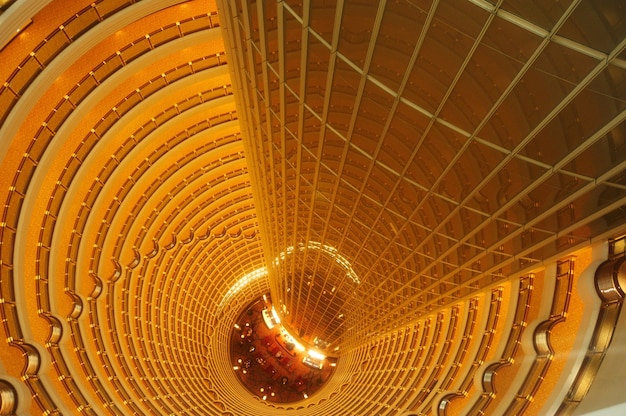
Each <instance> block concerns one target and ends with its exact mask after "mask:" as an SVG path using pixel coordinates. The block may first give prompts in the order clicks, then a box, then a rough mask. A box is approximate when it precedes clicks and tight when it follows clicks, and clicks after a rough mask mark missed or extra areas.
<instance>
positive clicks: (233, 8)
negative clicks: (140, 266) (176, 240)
mask: <svg viewBox="0 0 626 416" xmlns="http://www.w3.org/2000/svg"><path fill="white" fill-rule="evenodd" d="M224 9H225V10H226V11H227V12H228V14H229V15H230V17H229V18H228V21H227V22H225V25H226V26H228V28H229V34H230V36H231V37H230V43H231V48H232V52H233V54H234V55H235V56H233V59H236V62H237V64H236V67H237V68H239V67H241V69H240V70H238V71H237V75H238V79H237V81H238V83H239V85H240V88H241V97H239V100H240V106H241V107H242V108H246V109H247V111H248V112H249V113H248V114H247V129H248V134H247V135H246V137H245V140H246V141H247V149H248V155H247V156H248V157H249V158H250V166H251V167H252V169H253V172H252V173H253V178H255V184H254V185H255V187H256V188H258V195H259V197H258V198H257V201H256V202H257V204H258V209H260V210H261V211H262V215H260V216H259V218H261V220H262V221H261V228H262V230H263V232H264V233H265V234H267V235H266V237H265V240H264V242H265V250H266V253H269V254H270V255H271V257H270V258H275V259H277V260H276V261H275V262H274V263H272V265H273V266H274V267H272V268H271V270H270V276H271V279H272V288H273V290H274V293H273V295H274V298H276V299H277V300H279V301H280V302H282V303H283V305H284V308H283V310H282V313H283V314H284V318H285V319H286V320H287V321H288V322H289V323H290V325H291V326H292V327H293V328H294V330H295V331H296V332H299V333H300V334H301V335H303V336H304V337H305V338H314V337H318V338H320V339H322V340H323V341H324V342H323V344H325V343H328V344H330V345H329V348H330V349H331V350H333V351H334V350H336V349H339V350H341V349H345V348H353V347H354V346H356V345H359V344H361V343H363V342H368V341H369V340H371V339H373V338H375V337H377V336H379V335H381V334H383V333H385V332H386V331H389V330H391V329H393V328H397V327H398V326H400V325H403V324H405V323H408V322H412V321H413V320H414V319H416V318H417V317H420V316H423V315H425V314H428V313H429V312H430V311H433V310H436V309H437V308H440V307H442V306H448V305H451V304H453V303H455V302H457V301H459V300H460V299H463V298H465V297H467V296H470V295H472V294H473V293H475V292H476V291H477V290H481V289H482V288H484V287H486V286H489V285H491V284H494V283H497V282H500V281H503V280H506V279H507V278H509V277H510V276H512V275H519V274H520V273H523V272H524V271H528V270H531V269H533V268H535V267H537V265H540V264H541V263H542V262H543V261H544V260H546V259H549V258H552V257H554V256H557V255H559V254H561V253H566V252H567V251H571V250H572V249H574V248H576V247H579V246H581V245H583V244H586V242H587V241H589V239H590V238H594V237H595V236H597V235H602V234H604V233H605V232H606V231H607V230H610V229H611V228H613V227H615V226H620V225H622V224H623V222H624V211H623V210H624V208H623V206H624V202H625V201H626V200H625V196H626V195H625V194H624V186H625V185H626V182H625V179H624V175H623V171H624V168H625V167H626V160H625V158H624V155H625V152H626V147H624V137H625V125H624V120H625V118H626V112H625V111H624V109H625V108H624V71H625V69H626V65H625V64H626V62H625V61H624V59H623V51H624V48H625V46H626V41H625V40H624V34H625V30H624V23H623V15H624V9H623V6H622V5H621V4H620V2H618V1H615V2H603V3H602V4H601V5H600V4H597V3H595V2H586V1H582V2H579V1H574V2H567V3H558V4H551V5H550V7H548V6H547V5H546V4H544V3H542V2H526V1H523V2H522V1H515V2H509V1H507V2H487V1H464V0H463V1H434V2H433V1H412V2H408V1H382V2H367V1H349V0H346V1H326V2H317V1H284V2H277V3H276V2H272V1H265V2H247V1H225V2H224ZM618 16H619V17H618ZM618 22H619V23H618ZM285 253H287V254H285Z"/></svg>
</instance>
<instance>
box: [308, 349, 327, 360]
mask: <svg viewBox="0 0 626 416" xmlns="http://www.w3.org/2000/svg"><path fill="white" fill-rule="evenodd" d="M309 355H310V356H311V357H313V358H315V359H316V360H320V361H321V360H323V359H324V358H326V356H325V355H324V354H322V353H321V352H318V351H315V350H309Z"/></svg>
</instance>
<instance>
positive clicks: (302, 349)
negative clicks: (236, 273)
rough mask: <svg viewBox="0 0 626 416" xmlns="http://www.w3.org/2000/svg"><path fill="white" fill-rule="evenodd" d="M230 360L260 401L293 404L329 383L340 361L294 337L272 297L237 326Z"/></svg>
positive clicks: (255, 304) (253, 308)
mask: <svg viewBox="0 0 626 416" xmlns="http://www.w3.org/2000/svg"><path fill="white" fill-rule="evenodd" d="M230 357H231V361H232V366H233V371H234V373H235V374H236V376H237V378H238V379H239V381H240V382H241V383H242V384H243V385H244V386H245V387H246V388H247V389H248V390H249V391H250V392H251V393H252V394H253V395H255V396H257V397H258V398H259V399H260V400H266V401H270V402H274V403H293V402H297V401H300V400H304V399H306V398H308V397H310V396H312V395H313V394H315V392H317V391H318V390H319V389H320V388H321V387H322V386H323V385H324V383H326V381H328V379H329V378H330V376H331V375H332V374H333V371H334V368H335V366H336V363H337V361H336V358H328V357H325V356H324V355H323V354H321V353H320V352H319V351H317V350H315V349H314V348H311V347H309V346H307V345H305V344H304V343H303V342H302V341H301V340H300V339H298V338H297V337H295V336H294V335H292V334H291V333H290V332H289V330H288V329H287V328H285V327H284V326H283V325H282V324H281V322H280V318H279V316H278V314H277V313H276V311H275V310H274V309H273V306H272V302H271V300H270V297H269V294H268V295H264V296H263V297H262V298H260V299H257V300H256V301H254V302H252V303H251V304H250V305H248V307H247V308H245V309H244V310H243V311H242V313H241V314H240V315H239V317H238V318H237V321H236V323H235V324H234V325H233V330H232V333H231V337H230Z"/></svg>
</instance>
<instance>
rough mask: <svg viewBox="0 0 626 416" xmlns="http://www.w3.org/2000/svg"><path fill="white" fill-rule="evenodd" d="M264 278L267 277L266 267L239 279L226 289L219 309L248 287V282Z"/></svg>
mask: <svg viewBox="0 0 626 416" xmlns="http://www.w3.org/2000/svg"><path fill="white" fill-rule="evenodd" d="M265 276H267V268H266V267H261V268H259V269H256V270H253V271H251V272H250V273H248V274H246V275H244V276H243V277H242V278H241V279H239V280H238V281H237V282H235V284H234V285H232V287H231V288H230V289H228V292H226V295H224V298H223V299H222V302H221V303H220V309H221V308H223V307H224V306H226V304H227V303H228V302H230V300H231V299H232V298H233V297H235V295H236V294H237V293H239V292H240V291H241V290H242V289H243V288H244V287H246V286H247V285H249V284H250V282H253V281H255V280H257V279H260V278H262V277H265Z"/></svg>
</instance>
